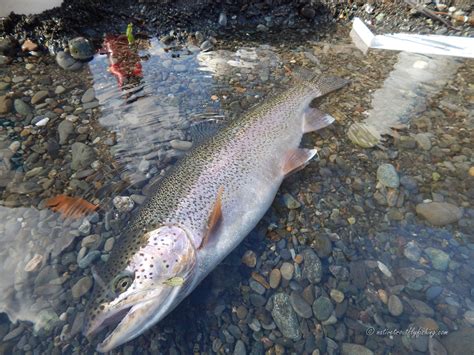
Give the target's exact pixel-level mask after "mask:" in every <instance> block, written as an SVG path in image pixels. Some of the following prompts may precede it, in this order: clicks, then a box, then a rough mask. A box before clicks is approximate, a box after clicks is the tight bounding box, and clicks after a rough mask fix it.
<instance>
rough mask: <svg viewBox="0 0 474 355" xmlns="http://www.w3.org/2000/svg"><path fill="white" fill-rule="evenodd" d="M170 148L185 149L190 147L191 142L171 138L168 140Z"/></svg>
mask: <svg viewBox="0 0 474 355" xmlns="http://www.w3.org/2000/svg"><path fill="white" fill-rule="evenodd" d="M170 145H171V148H173V149H176V150H182V151H187V150H189V149H191V148H192V146H193V143H192V142H188V141H180V140H177V139H173V140H171V141H170Z"/></svg>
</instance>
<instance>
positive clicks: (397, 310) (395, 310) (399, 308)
mask: <svg viewBox="0 0 474 355" xmlns="http://www.w3.org/2000/svg"><path fill="white" fill-rule="evenodd" d="M388 311H389V312H390V314H391V315H393V316H395V317H398V316H399V315H401V314H402V313H403V304H402V301H400V298H398V296H397V295H391V296H390V297H389V298H388Z"/></svg>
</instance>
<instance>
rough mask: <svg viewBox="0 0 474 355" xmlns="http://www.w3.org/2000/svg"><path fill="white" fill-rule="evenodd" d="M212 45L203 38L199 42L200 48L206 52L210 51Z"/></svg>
mask: <svg viewBox="0 0 474 355" xmlns="http://www.w3.org/2000/svg"><path fill="white" fill-rule="evenodd" d="M213 47H214V45H213V44H212V42H211V41H209V40H205V41H204V42H202V43H201V46H200V47H199V48H201V50H202V51H203V52H207V51H210V50H211V49H212V48H213Z"/></svg>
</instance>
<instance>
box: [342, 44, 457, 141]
mask: <svg viewBox="0 0 474 355" xmlns="http://www.w3.org/2000/svg"><path fill="white" fill-rule="evenodd" d="M459 64H460V62H459V61H458V60H457V59H455V58H451V57H446V56H436V55H422V54H414V53H406V52H401V53H400V54H399V55H398V62H397V64H396V65H395V67H394V70H393V71H392V72H391V73H390V75H389V77H388V78H387V79H386V80H385V81H384V84H383V87H382V88H380V89H378V90H377V91H376V92H375V93H374V94H373V98H372V103H371V106H372V109H371V110H370V111H368V112H367V116H368V117H367V118H366V119H365V120H364V121H363V122H360V123H356V124H354V125H353V126H351V128H350V129H349V132H348V134H349V136H350V137H351V140H352V141H354V142H355V143H357V144H359V145H361V146H363V147H371V146H374V145H375V144H378V143H379V142H380V140H381V136H382V135H394V134H395V133H394V132H393V130H392V128H400V127H407V126H409V124H410V118H411V117H413V116H416V115H417V114H420V113H422V112H423V111H424V110H426V103H425V102H426V98H427V97H433V96H434V95H435V94H437V93H438V92H439V91H440V90H441V89H442V88H443V87H444V86H445V85H446V82H447V81H448V80H449V79H451V78H452V77H453V76H454V74H455V73H456V71H457V69H458V67H459Z"/></svg>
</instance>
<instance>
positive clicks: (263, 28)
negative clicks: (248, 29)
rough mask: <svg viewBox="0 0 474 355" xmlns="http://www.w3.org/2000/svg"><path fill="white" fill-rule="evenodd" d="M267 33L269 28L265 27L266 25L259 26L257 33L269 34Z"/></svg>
mask: <svg viewBox="0 0 474 355" xmlns="http://www.w3.org/2000/svg"><path fill="white" fill-rule="evenodd" d="M267 31H268V27H267V26H265V25H264V24H259V25H257V32H267Z"/></svg>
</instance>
